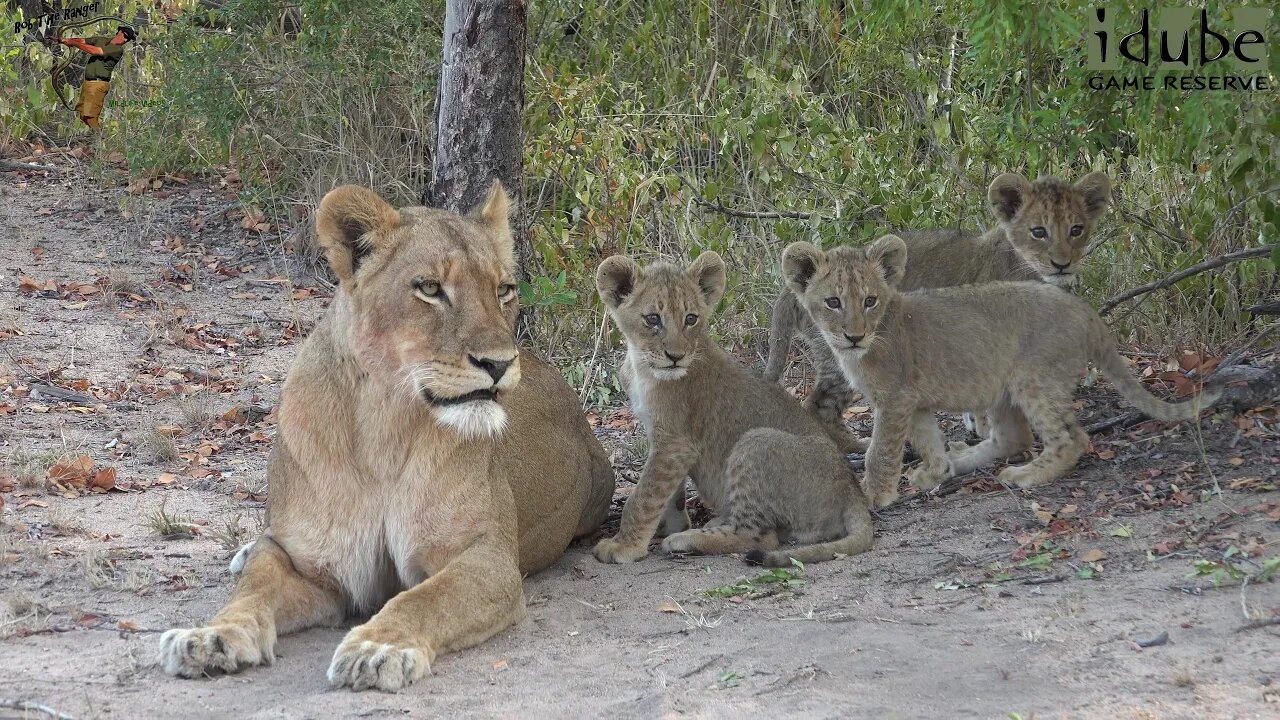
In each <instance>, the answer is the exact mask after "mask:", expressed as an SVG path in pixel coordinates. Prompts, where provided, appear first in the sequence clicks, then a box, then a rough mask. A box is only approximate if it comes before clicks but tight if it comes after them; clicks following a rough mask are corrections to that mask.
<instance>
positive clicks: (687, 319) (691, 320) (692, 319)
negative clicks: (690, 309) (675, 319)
mask: <svg viewBox="0 0 1280 720" xmlns="http://www.w3.org/2000/svg"><path fill="white" fill-rule="evenodd" d="M697 324H698V316H697V315H694V314H693V313H689V314H688V315H685V316H684V326H685V327H693V326H694V325H697Z"/></svg>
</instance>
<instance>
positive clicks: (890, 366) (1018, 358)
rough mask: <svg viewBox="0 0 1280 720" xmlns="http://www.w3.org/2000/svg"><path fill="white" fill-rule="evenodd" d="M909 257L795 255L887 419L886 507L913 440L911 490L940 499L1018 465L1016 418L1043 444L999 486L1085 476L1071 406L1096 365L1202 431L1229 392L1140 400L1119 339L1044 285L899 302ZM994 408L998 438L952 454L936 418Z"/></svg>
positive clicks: (881, 247)
mask: <svg viewBox="0 0 1280 720" xmlns="http://www.w3.org/2000/svg"><path fill="white" fill-rule="evenodd" d="M907 252H908V251H907V245H906V243H904V242H903V241H902V239H901V238H899V237H897V236H894V235H886V236H884V237H882V238H880V239H879V240H877V241H876V242H875V243H874V244H873V245H871V246H870V247H868V248H856V247H839V248H835V249H833V250H830V251H828V252H825V253H824V252H823V251H821V250H819V249H818V248H816V247H814V246H813V245H810V244H808V243H794V244H792V245H790V246H788V247H787V249H786V251H785V252H784V253H783V273H784V275H785V276H786V278H787V284H788V286H789V287H790V288H791V291H792V292H794V293H795V294H796V297H797V298H798V299H799V301H800V305H801V306H802V307H803V308H804V309H805V311H806V312H808V313H809V316H810V318H811V319H812V320H813V322H814V325H815V326H816V327H817V328H818V330H819V331H820V332H821V333H822V337H823V339H824V340H825V341H826V343H827V345H828V346H829V347H830V348H831V350H832V351H833V353H834V354H835V357H836V358H837V360H838V361H839V363H840V367H841V369H842V370H843V371H844V374H845V377H846V379H848V381H849V382H850V383H851V384H852V385H853V386H855V387H857V388H858V389H859V390H860V391H861V392H862V393H863V394H865V395H866V396H867V397H868V398H869V399H870V400H871V403H872V404H873V405H874V406H875V420H874V427H873V429H872V432H871V447H870V449H869V450H868V451H867V461H866V475H865V476H864V477H863V489H864V490H865V491H866V493H867V495H868V496H869V497H870V498H871V501H872V502H873V503H874V504H875V506H876V507H883V506H885V505H888V504H889V503H891V502H893V501H894V500H896V499H897V497H898V477H899V475H900V474H901V471H902V447H903V442H904V440H905V439H907V438H908V437H909V438H910V439H911V444H912V446H913V447H915V449H916V452H918V453H919V454H920V457H921V462H920V465H919V467H917V468H915V470H914V471H913V472H912V475H911V482H912V484H913V485H915V486H917V487H919V488H923V489H928V488H933V487H936V486H937V485H938V483H940V482H941V481H942V480H943V479H945V478H946V477H947V476H948V475H952V474H956V475H959V474H964V473H967V472H970V471H971V470H973V469H974V468H976V467H980V466H982V465H986V464H988V463H990V462H993V461H995V460H997V459H1000V458H1004V457H1008V456H1009V455H1011V454H1013V453H1015V452H1019V451H1020V450H1021V449H1022V448H1021V447H1018V446H1017V444H1016V443H1011V442H1010V440H1009V437H1010V435H1011V434H1013V433H1016V430H1014V429H1011V423H1012V422H1013V420H1012V418H1013V417H1014V412H1013V411H1014V409H1015V408H1017V409H1019V410H1021V411H1022V412H1024V413H1025V414H1026V417H1027V419H1028V420H1030V422H1031V427H1032V429H1034V430H1035V432H1036V434H1038V435H1039V436H1040V439H1041V440H1042V441H1043V443H1044V451H1043V452H1041V453H1040V454H1039V455H1037V456H1036V457H1035V458H1034V459H1033V460H1031V462H1029V463H1027V464H1025V465H1020V466H1011V467H1008V468H1005V469H1004V470H1003V471H1002V472H1001V473H1000V478H1001V480H1003V481H1005V482H1008V483H1012V484H1014V485H1017V486H1019V487H1024V488H1026V487H1032V486H1035V485H1039V484H1041V483H1044V482H1047V481H1049V480H1052V479H1054V478H1055V477H1057V476H1059V475H1061V474H1062V473H1063V472H1066V471H1067V470H1069V469H1070V468H1071V467H1072V466H1074V465H1075V462H1076V460H1077V459H1078V458H1079V457H1080V455H1081V453H1083V452H1084V450H1085V449H1086V448H1087V447H1088V444H1089V438H1088V436H1087V435H1086V434H1085V432H1084V430H1083V429H1082V428H1081V427H1080V424H1079V423H1078V422H1077V421H1076V417H1075V413H1074V412H1073V410H1072V404H1071V396H1072V393H1073V391H1074V390H1075V387H1076V385H1077V383H1078V382H1079V376H1080V371H1081V370H1083V369H1084V368H1085V367H1086V365H1087V364H1088V363H1089V362H1090V361H1092V362H1093V363H1095V364H1096V365H1097V366H1098V367H1099V368H1100V369H1101V370H1102V371H1103V372H1105V373H1106V375H1107V378H1108V379H1110V381H1111V384H1112V385H1113V386H1114V387H1115V388H1116V389H1117V390H1118V391H1119V392H1120V394H1121V395H1123V396H1124V397H1125V399H1126V400H1128V401H1129V402H1130V403H1132V404H1133V405H1134V406H1135V407H1137V408H1138V409H1139V410H1141V411H1142V412H1143V413H1145V414H1147V415H1149V416H1151V417H1153V418H1157V419H1160V420H1193V419H1195V418H1197V417H1198V416H1199V410H1200V409H1201V408H1202V407H1207V406H1209V405H1211V404H1212V403H1213V402H1214V401H1215V400H1216V399H1217V397H1218V394H1219V393H1218V392H1217V391H1216V390H1214V391H1208V390H1207V391H1205V392H1203V393H1201V394H1200V396H1199V397H1197V398H1196V399H1195V401H1194V402H1189V403H1182V404H1179V405H1170V404H1168V403H1165V402H1163V401H1161V400H1159V399H1157V398H1155V397H1154V396H1152V395H1151V394H1149V393H1148V392H1147V391H1146V390H1144V389H1143V388H1142V385H1140V384H1139V383H1138V381H1136V380H1134V379H1133V377H1131V376H1130V375H1129V372H1128V367H1127V366H1126V365H1125V362H1124V360H1123V359H1122V358H1121V357H1120V356H1119V355H1118V354H1117V353H1116V349H1115V339H1114V338H1113V337H1112V335H1111V331H1110V330H1109V329H1108V328H1107V326H1106V324H1105V323H1103V322H1102V319H1101V318H1099V317H1098V314H1097V313H1096V312H1094V310H1093V308H1091V307H1089V305H1088V303H1086V302H1085V301H1083V300H1081V299H1080V298H1078V297H1076V296H1074V295H1072V294H1070V293H1064V292H1061V291H1060V290H1058V289H1056V288H1054V287H1053V286H1051V285H1048V284H1046V283H1039V282H996V283H989V284H986V285H963V286H959V287H951V288H938V289H934V290H916V291H914V292H905V293H904V292H899V291H898V290H897V286H898V284H899V283H900V282H901V279H902V277H903V274H904V272H905V267H906V264H907ZM966 408H986V409H988V417H991V418H993V420H994V422H993V425H992V428H991V437H989V438H987V439H986V440H983V441H982V442H981V443H979V444H978V445H975V446H973V447H965V448H963V449H957V450H955V451H953V452H951V453H947V452H946V450H945V448H944V447H943V442H942V434H941V432H940V431H939V429H938V423H937V420H936V418H935V417H934V412H935V411H939V410H942V411H947V410H950V411H959V410H964V409H966Z"/></svg>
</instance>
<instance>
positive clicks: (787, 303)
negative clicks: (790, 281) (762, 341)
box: [760, 289, 807, 382]
mask: <svg viewBox="0 0 1280 720" xmlns="http://www.w3.org/2000/svg"><path fill="white" fill-rule="evenodd" d="M806 319H807V318H805V317H804V308H802V307H800V301H799V300H797V299H796V296H795V294H794V293H792V292H791V291H790V290H786V289H783V291H782V293H781V294H780V295H778V299H777V300H774V301H773V312H772V313H770V315H769V359H768V360H766V361H765V365H764V371H763V372H762V373H761V374H760V377H762V378H764V379H765V380H768V381H769V382H778V380H780V379H781V378H782V373H784V372H786V370H787V357H788V356H789V355H790V354H791V339H792V338H794V337H795V335H796V332H797V330H798V329H799V328H800V327H802V323H804V322H805V320H806Z"/></svg>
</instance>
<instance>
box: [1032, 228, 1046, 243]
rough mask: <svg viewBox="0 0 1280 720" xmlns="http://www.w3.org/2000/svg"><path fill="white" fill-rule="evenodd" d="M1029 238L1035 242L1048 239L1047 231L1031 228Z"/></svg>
mask: <svg viewBox="0 0 1280 720" xmlns="http://www.w3.org/2000/svg"><path fill="white" fill-rule="evenodd" d="M1031 237H1033V238H1035V239H1037V240H1043V239H1045V238H1047V237H1049V231H1048V230H1045V229H1044V228H1042V227H1033V228H1031Z"/></svg>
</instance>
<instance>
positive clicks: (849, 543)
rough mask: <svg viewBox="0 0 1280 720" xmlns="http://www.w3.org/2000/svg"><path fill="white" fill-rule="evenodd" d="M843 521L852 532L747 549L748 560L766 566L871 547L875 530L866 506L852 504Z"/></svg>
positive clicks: (817, 559) (816, 560) (809, 561)
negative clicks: (820, 539)
mask: <svg viewBox="0 0 1280 720" xmlns="http://www.w3.org/2000/svg"><path fill="white" fill-rule="evenodd" d="M844 522H845V529H846V530H849V531H850V532H849V534H848V535H845V536H844V537H842V538H839V539H837V540H832V541H830V542H821V543H814V544H812V545H801V546H800V547H794V548H787V549H783V550H769V551H765V550H752V551H750V552H748V553H747V555H746V561H747V562H749V563H751V564H753V565H764V566H765V567H790V566H791V561H792V560H793V559H794V560H799V561H800V562H802V563H813V562H822V561H824V560H831V559H833V558H835V557H836V556H837V555H858V554H860V553H864V552H866V551H868V550H870V549H871V541H872V538H873V536H874V535H875V533H874V532H873V531H872V529H871V518H870V517H868V516H867V510H866V508H865V507H861V508H850V509H849V510H848V511H846V512H845V520H844Z"/></svg>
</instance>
